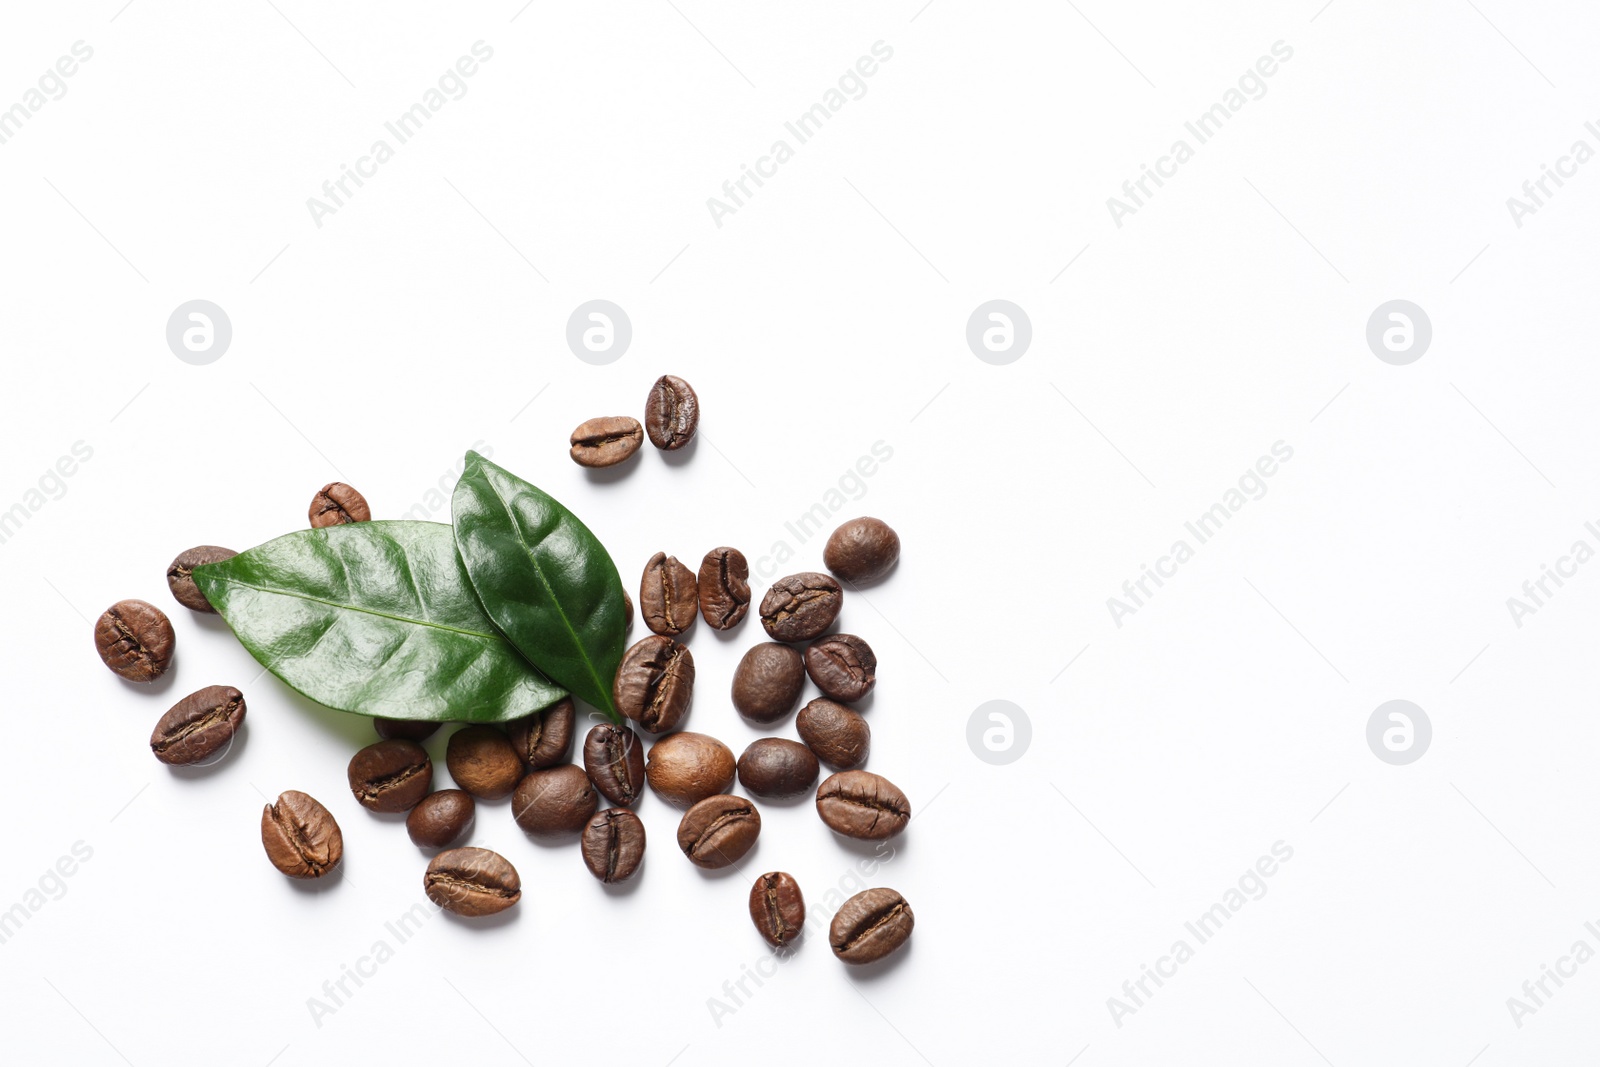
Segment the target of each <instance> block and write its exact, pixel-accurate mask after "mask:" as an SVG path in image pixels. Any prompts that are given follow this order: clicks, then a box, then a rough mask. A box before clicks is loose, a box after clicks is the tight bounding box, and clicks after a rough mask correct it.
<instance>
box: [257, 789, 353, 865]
mask: <svg viewBox="0 0 1600 1067" xmlns="http://www.w3.org/2000/svg"><path fill="white" fill-rule="evenodd" d="M261 844H262V847H264V848H265V849H266V850H267V859H269V860H271V861H272V865H273V866H274V867H276V868H278V870H280V871H282V872H283V873H284V874H287V875H288V876H289V877H290V878H321V877H322V876H323V875H325V874H327V873H328V872H329V871H331V870H333V869H334V868H335V867H337V866H338V865H339V860H340V859H342V858H343V857H344V835H343V834H341V833H340V832H339V824H338V823H337V822H334V820H333V816H332V815H330V814H328V809H327V808H325V807H323V806H322V805H321V804H319V803H317V801H316V800H315V799H313V798H311V797H308V796H306V795H305V794H304V793H301V792H299V791H297V790H294V789H290V790H288V791H287V792H284V793H280V794H278V799H277V801H276V802H275V803H272V804H268V805H267V806H266V807H264V808H262V809H261Z"/></svg>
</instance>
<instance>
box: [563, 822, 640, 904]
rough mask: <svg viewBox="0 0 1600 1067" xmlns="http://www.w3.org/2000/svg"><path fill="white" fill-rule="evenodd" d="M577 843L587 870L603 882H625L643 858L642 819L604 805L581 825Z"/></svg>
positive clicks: (609, 883)
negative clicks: (605, 807) (581, 828)
mask: <svg viewBox="0 0 1600 1067" xmlns="http://www.w3.org/2000/svg"><path fill="white" fill-rule="evenodd" d="M579 847H580V848H581V849H582V851H583V865H584V866H585V867H587V868H589V873H590V874H592V875H594V876H595V877H596V878H598V879H600V880H601V881H602V882H605V883H606V884H607V885H611V884H613V883H616V882H626V881H627V880H628V879H629V878H632V877H633V875H634V872H635V871H637V870H638V869H639V864H640V863H641V862H643V861H644V823H642V822H640V821H639V816H637V815H635V814H634V813H633V812H631V811H629V810H628V809H627V808H607V809H606V810H605V811H602V812H600V813H599V814H598V815H596V816H595V817H594V818H592V819H590V820H589V825H588V826H585V827H584V828H583V839H582V841H581V842H580V846H579Z"/></svg>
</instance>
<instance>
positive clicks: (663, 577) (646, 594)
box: [639, 552, 700, 637]
mask: <svg viewBox="0 0 1600 1067" xmlns="http://www.w3.org/2000/svg"><path fill="white" fill-rule="evenodd" d="M699 603H700V592H699V589H698V587H697V586H696V584H695V577H694V571H691V570H690V569H689V568H688V567H685V566H684V565H683V564H682V563H679V562H678V557H677V556H669V555H667V554H666V553H665V552H657V553H656V554H655V555H653V556H651V557H650V562H649V563H646V564H645V565H644V578H642V579H641V580H640V582H639V615H640V616H641V617H642V618H643V619H644V624H645V625H646V626H648V627H650V629H651V630H654V631H655V632H656V633H658V634H665V635H666V636H667V637H677V636H678V635H679V634H681V633H683V631H685V630H687V629H688V628H689V627H690V626H692V625H694V616H695V610H696V608H698V606H699Z"/></svg>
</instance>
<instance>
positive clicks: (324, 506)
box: [309, 482, 372, 530]
mask: <svg viewBox="0 0 1600 1067" xmlns="http://www.w3.org/2000/svg"><path fill="white" fill-rule="evenodd" d="M309 517H310V519H311V528H312V529H314V530H319V529H321V528H322V527H324V526H343V525H344V524H345V523H350V522H366V521H367V520H368V519H370V518H372V509H371V508H369V507H367V498H366V497H364V496H362V495H361V494H360V493H358V492H356V491H355V490H354V489H352V488H350V486H348V485H345V484H344V483H343V482H329V483H328V484H327V485H325V486H323V487H322V488H321V489H318V490H317V495H316V496H314V497H312V498H311V510H310V512H309Z"/></svg>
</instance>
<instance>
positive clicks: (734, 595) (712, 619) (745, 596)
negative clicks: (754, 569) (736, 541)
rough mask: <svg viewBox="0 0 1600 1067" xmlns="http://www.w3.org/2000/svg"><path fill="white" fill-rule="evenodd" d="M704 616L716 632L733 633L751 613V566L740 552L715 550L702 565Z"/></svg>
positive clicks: (708, 624) (702, 604)
mask: <svg viewBox="0 0 1600 1067" xmlns="http://www.w3.org/2000/svg"><path fill="white" fill-rule="evenodd" d="M696 584H698V586H699V587H700V614H701V615H702V616H704V617H705V620H706V625H707V626H709V627H711V628H712V629H713V630H731V629H733V628H734V627H735V626H737V625H739V624H740V623H741V622H743V621H744V616H745V613H746V612H748V611H749V610H750V563H749V561H748V560H746V559H745V558H744V553H743V552H740V551H739V550H738V549H737V548H728V547H727V546H723V547H722V548H713V549H712V550H711V551H710V552H707V553H706V557H705V559H703V560H701V561H700V574H699V580H698V582H697V583H696Z"/></svg>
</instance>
